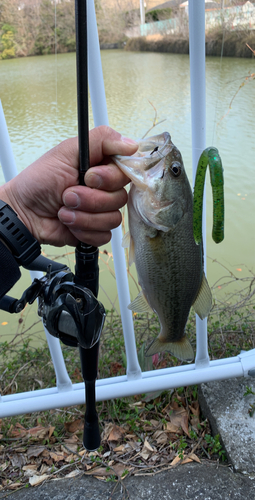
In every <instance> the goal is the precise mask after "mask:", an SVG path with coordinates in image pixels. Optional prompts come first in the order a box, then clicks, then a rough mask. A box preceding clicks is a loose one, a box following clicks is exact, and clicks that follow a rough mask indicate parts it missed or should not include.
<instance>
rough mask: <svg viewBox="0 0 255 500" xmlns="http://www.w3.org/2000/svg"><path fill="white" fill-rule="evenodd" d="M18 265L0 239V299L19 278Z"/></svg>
mask: <svg viewBox="0 0 255 500" xmlns="http://www.w3.org/2000/svg"><path fill="white" fill-rule="evenodd" d="M20 277H21V273H20V270H19V266H18V264H17V262H16V260H15V259H14V257H13V255H12V253H11V252H10V250H8V248H7V247H6V246H5V245H4V243H3V242H2V241H0V299H1V298H2V297H3V296H4V295H5V294H6V293H7V292H8V291H9V290H10V289H11V288H12V287H13V285H15V283H16V282H17V281H18V280H19V279H20Z"/></svg>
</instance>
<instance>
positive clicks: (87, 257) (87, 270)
mask: <svg viewBox="0 0 255 500" xmlns="http://www.w3.org/2000/svg"><path fill="white" fill-rule="evenodd" d="M75 23H76V68H77V69H76V71H77V107H78V139H79V158H80V169H79V184H80V185H82V186H84V185H85V181H84V175H85V173H86V172H87V170H88V169H89V106H88V102H89V100H88V43H87V1H86V0H75ZM75 253H76V267H75V282H76V283H80V284H82V285H83V286H85V287H87V288H90V289H91V290H92V292H93V293H94V294H95V295H96V296H97V292H98V281H99V269H98V249H97V248H95V247H91V246H90V245H86V244H84V243H79V244H78V246H77V248H76V251H75ZM85 333H86V332H84V334H85ZM98 352H99V341H98V342H97V343H96V344H95V345H94V346H93V347H92V348H91V349H83V348H82V347H80V359H81V368H82V374H83V379H84V382H85V392H86V414H85V425H84V433H83V445H84V447H85V448H86V449H87V450H89V451H94V450H95V449H97V448H98V447H99V446H100V432H99V425H98V416H97V412H96V405H95V383H96V378H97V366H98Z"/></svg>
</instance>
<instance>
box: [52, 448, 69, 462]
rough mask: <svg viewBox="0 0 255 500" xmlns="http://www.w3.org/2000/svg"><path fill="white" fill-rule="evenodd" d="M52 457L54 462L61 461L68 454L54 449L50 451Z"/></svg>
mask: <svg viewBox="0 0 255 500" xmlns="http://www.w3.org/2000/svg"><path fill="white" fill-rule="evenodd" d="M49 455H50V457H51V458H52V460H54V462H59V461H60V460H65V457H66V454H65V453H57V452H54V451H50V453H49Z"/></svg>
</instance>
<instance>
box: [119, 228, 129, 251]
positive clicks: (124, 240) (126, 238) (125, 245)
mask: <svg viewBox="0 0 255 500" xmlns="http://www.w3.org/2000/svg"><path fill="white" fill-rule="evenodd" d="M129 245H130V232H129V231H128V232H127V233H125V234H124V236H123V238H122V244H121V246H122V247H123V248H128V247H129Z"/></svg>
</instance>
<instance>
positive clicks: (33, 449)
mask: <svg viewBox="0 0 255 500" xmlns="http://www.w3.org/2000/svg"><path fill="white" fill-rule="evenodd" d="M44 451H45V446H29V448H28V449H27V458H31V457H39V455H41V454H42V453H43V452H44ZM47 455H48V453H47Z"/></svg>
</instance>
